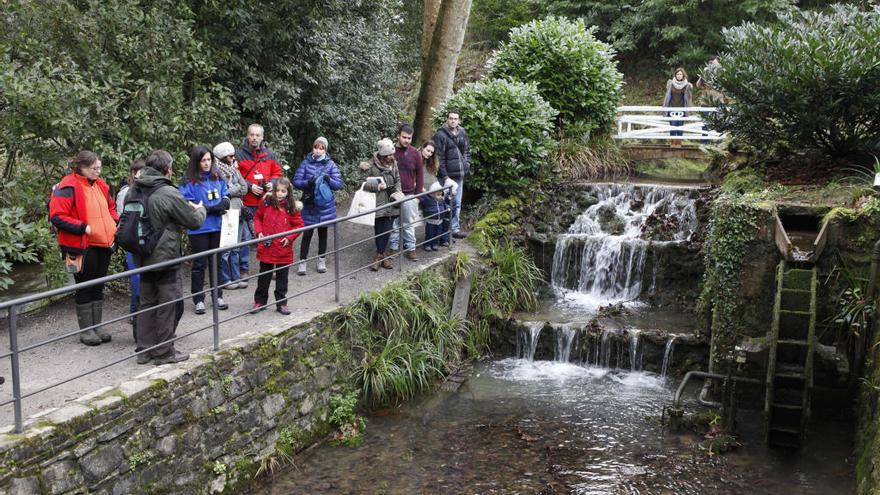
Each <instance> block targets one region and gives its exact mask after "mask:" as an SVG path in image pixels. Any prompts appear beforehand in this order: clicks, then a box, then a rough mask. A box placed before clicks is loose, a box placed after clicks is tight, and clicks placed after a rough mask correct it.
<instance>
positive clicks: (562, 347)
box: [553, 325, 577, 363]
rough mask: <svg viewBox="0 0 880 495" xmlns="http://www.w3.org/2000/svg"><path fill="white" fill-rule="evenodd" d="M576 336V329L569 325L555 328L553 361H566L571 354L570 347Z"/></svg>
mask: <svg viewBox="0 0 880 495" xmlns="http://www.w3.org/2000/svg"><path fill="white" fill-rule="evenodd" d="M576 337H577V329H575V328H572V327H571V326H570V325H562V326H559V327H557V328H556V353H555V354H554V356H553V360H554V361H559V362H563V363H567V362H568V359H569V357H570V356H571V347H572V344H574V341H575V338H576Z"/></svg>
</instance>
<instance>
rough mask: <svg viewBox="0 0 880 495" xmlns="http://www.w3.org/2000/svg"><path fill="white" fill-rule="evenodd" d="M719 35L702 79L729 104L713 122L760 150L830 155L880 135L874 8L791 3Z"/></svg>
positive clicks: (877, 12) (879, 56) (879, 44)
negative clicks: (767, 18)
mask: <svg viewBox="0 0 880 495" xmlns="http://www.w3.org/2000/svg"><path fill="white" fill-rule="evenodd" d="M724 36H725V39H726V41H727V51H726V52H725V54H724V56H723V58H722V65H721V68H720V70H718V71H717V72H716V73H714V74H713V75H712V79H711V81H710V82H711V83H712V84H713V85H715V86H716V87H717V88H719V89H720V90H722V91H723V92H724V93H725V95H727V96H729V97H731V98H732V99H733V100H734V101H735V104H732V105H729V106H725V107H723V111H722V112H721V113H720V114H719V115H717V116H716V117H715V118H714V119H713V120H714V123H713V124H714V126H715V128H716V129H717V130H719V131H723V132H729V133H731V134H732V135H733V136H734V138H736V139H740V140H742V141H743V142H747V143H749V144H751V145H752V146H754V147H755V148H757V149H759V150H761V151H769V152H773V151H775V152H784V151H789V150H815V151H820V152H822V153H824V154H826V155H828V156H835V157H836V156H845V155H848V154H851V153H854V152H859V151H864V150H866V149H867V148H868V147H869V146H871V145H870V144H869V143H870V140H871V139H874V140H876V136H878V135H880V118H878V113H877V109H878V108H880V93H878V91H877V88H878V87H880V9H878V8H876V7H875V8H874V9H873V10H867V11H861V10H858V9H857V8H855V7H851V6H843V5H835V6H834V7H833V8H832V9H831V10H830V11H829V12H827V13H819V12H806V11H804V12H802V11H797V10H793V11H791V12H790V13H787V14H784V15H781V16H780V19H779V22H778V23H776V24H772V25H756V24H753V23H746V24H743V25H742V26H739V27H736V28H731V29H727V30H725V32H724ZM874 143H876V141H874ZM874 145H876V144H874Z"/></svg>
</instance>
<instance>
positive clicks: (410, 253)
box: [404, 249, 419, 261]
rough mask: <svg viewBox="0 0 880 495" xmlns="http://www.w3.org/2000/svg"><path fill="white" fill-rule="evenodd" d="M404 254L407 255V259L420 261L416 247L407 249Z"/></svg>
mask: <svg viewBox="0 0 880 495" xmlns="http://www.w3.org/2000/svg"><path fill="white" fill-rule="evenodd" d="M404 256H406V259H408V260H410V261H419V257H418V256H417V255H416V250H415V249H413V250H412V251H407V252H406V254H404Z"/></svg>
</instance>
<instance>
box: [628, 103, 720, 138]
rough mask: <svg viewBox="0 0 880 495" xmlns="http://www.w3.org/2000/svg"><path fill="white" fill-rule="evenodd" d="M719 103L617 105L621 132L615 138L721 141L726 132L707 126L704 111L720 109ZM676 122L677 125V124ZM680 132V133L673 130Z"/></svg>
mask: <svg viewBox="0 0 880 495" xmlns="http://www.w3.org/2000/svg"><path fill="white" fill-rule="evenodd" d="M717 111H718V109H717V108H716V107H651V106H624V107H617V134H615V135H614V136H613V137H614V139H657V140H664V141H672V140H696V141H718V140H720V139H723V138H724V135H723V134H721V133H719V132H717V131H713V130H709V129H706V126H705V125H704V122H703V118H702V115H703V114H708V113H714V112H717ZM673 124H676V125H673ZM676 131H677V132H680V133H681V135H680V136H674V135H672V132H676Z"/></svg>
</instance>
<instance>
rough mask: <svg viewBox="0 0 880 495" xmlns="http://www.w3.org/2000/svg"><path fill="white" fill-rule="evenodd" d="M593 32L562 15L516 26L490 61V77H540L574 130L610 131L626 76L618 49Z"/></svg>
mask: <svg viewBox="0 0 880 495" xmlns="http://www.w3.org/2000/svg"><path fill="white" fill-rule="evenodd" d="M593 31H594V29H593V28H587V27H586V26H585V25H584V22H583V21H582V20H577V21H570V20H568V19H564V18H557V17H549V18H547V19H544V20H541V21H532V22H530V23H528V24H525V25H523V26H520V27H518V28H514V29H513V30H512V31H511V32H510V41H508V42H506V43H503V44H502V45H501V49H500V50H499V51H498V53H497V54H496V56H495V57H494V59H493V60H492V61H490V65H491V68H490V70H489V76H490V77H495V78H509V79H512V80H518V81H523V82H534V83H535V84H536V85H537V87H538V91H539V92H540V93H541V96H543V97H544V99H546V100H547V101H548V102H549V103H550V104H551V105H552V106H553V107H554V108H556V109H557V110H559V127H560V128H564V129H566V130H567V131H569V132H570V133H571V134H581V133H589V132H591V131H594V130H600V131H601V130H604V129H605V128H607V127H608V126H609V125H610V124H611V122H612V121H613V120H614V116H615V112H616V111H617V102H618V100H619V99H620V90H621V84H622V82H623V76H622V75H621V74H620V72H618V71H617V63H616V62H615V60H614V50H612V49H611V47H609V46H608V45H606V44H605V43H602V42H601V41H599V40H597V39H596V38H595V37H594V36H593Z"/></svg>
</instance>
